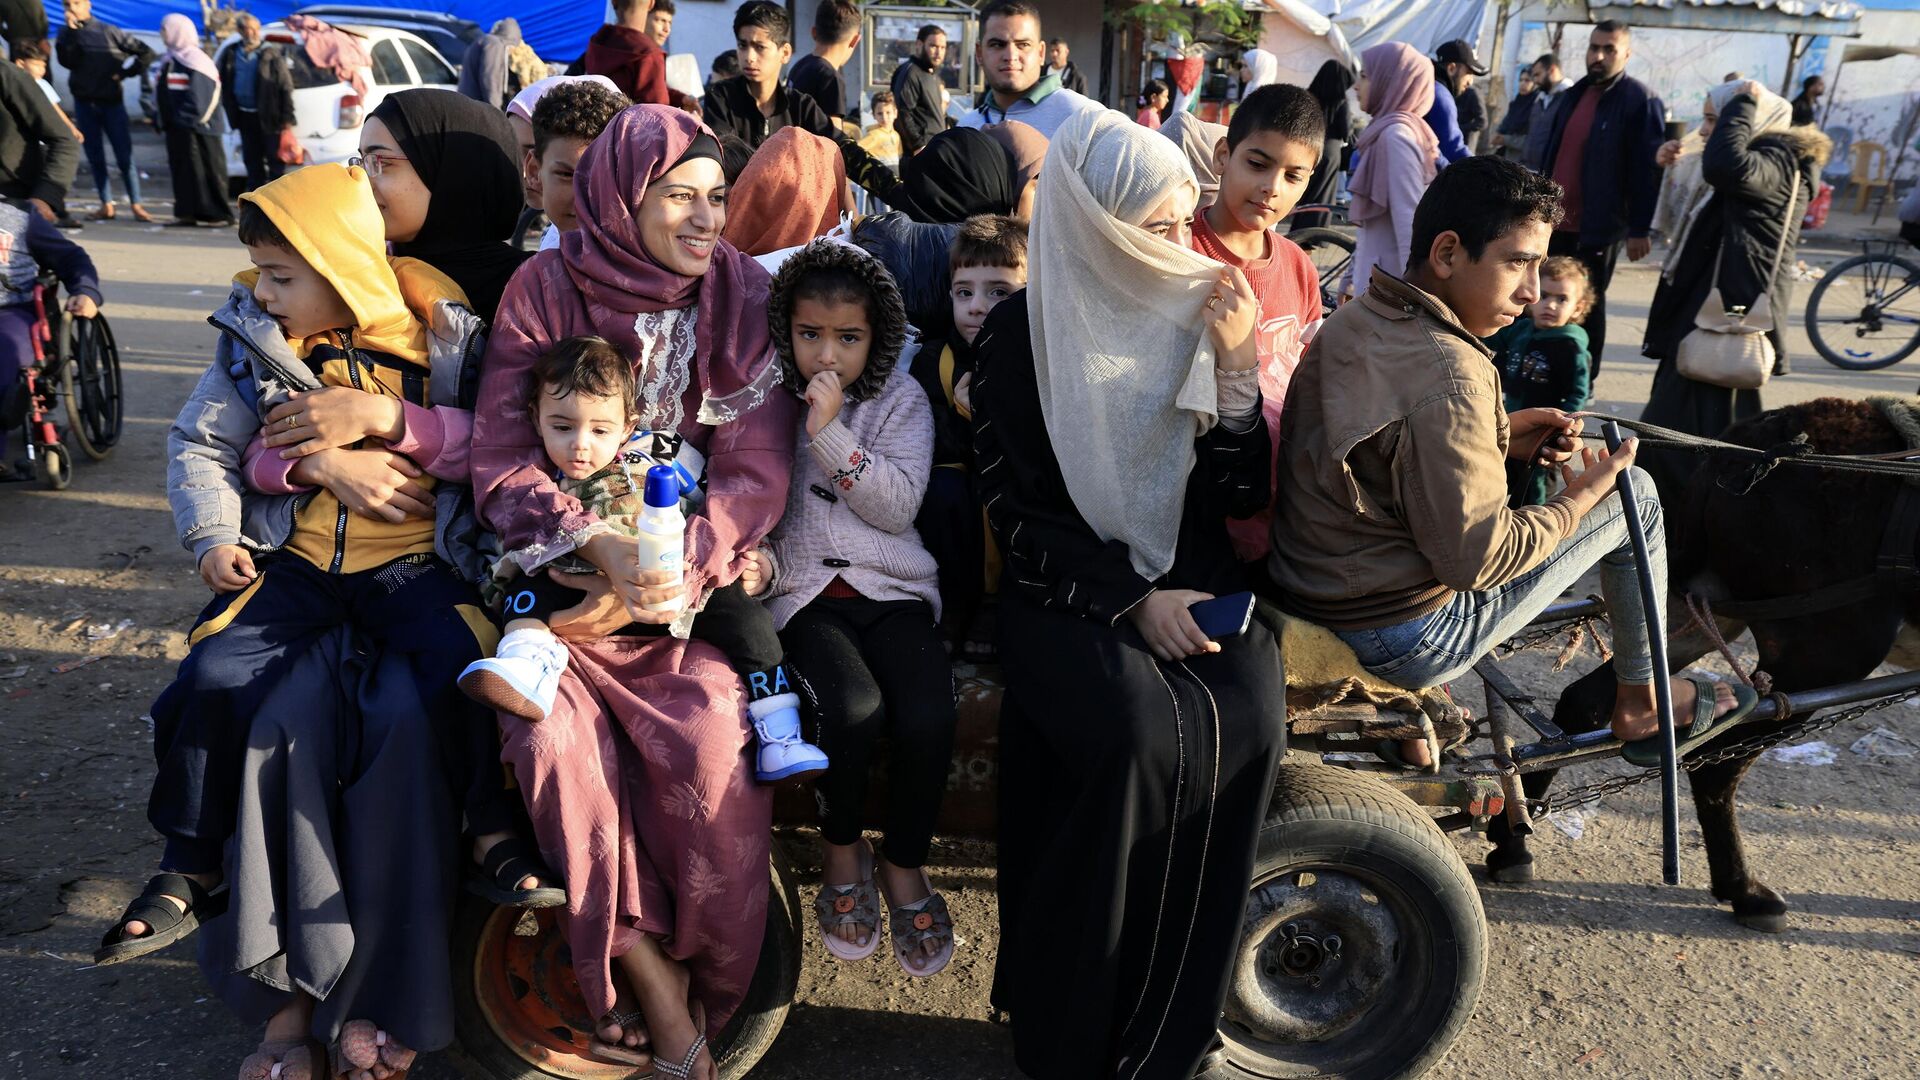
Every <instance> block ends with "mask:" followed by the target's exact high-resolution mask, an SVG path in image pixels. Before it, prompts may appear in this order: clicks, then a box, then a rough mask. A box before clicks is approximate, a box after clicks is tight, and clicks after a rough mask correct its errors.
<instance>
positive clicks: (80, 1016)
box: [0, 224, 1920, 1080]
mask: <svg viewBox="0 0 1920 1080" xmlns="http://www.w3.org/2000/svg"><path fill="white" fill-rule="evenodd" d="M79 239H81V240H82V241H83V242H85V243H86V245H87V246H88V248H89V250H90V251H91V252H92V253H93V256H94V258H95V259H96V260H97V261H98V262H99V264H100V266H101V270H102V276H103V278H104V279H105V280H106V282H107V291H108V297H109V308H108V310H109V312H110V313H111V315H112V318H113V320H114V325H115V327H116V328H117V330H118V333H119V337H120V340H121V342H122V343H123V349H124V351H125V354H126V361H127V363H126V371H127V393H128V402H129V416H128V426H127V434H126V441H125V443H124V445H123V446H122V447H121V448H120V450H119V451H118V452H117V453H116V454H115V455H114V456H113V457H112V458H111V459H110V460H109V461H107V462H106V463H104V464H100V465H83V466H82V467H81V468H80V470H79V475H78V476H77V477H76V480H75V483H74V486H73V488H72V490H70V491H68V492H65V493H62V494H57V495H56V494H49V493H46V492H42V491H39V490H36V489H33V488H32V487H30V486H27V485H10V486H7V487H5V488H0V523H4V525H0V528H3V529H4V536H5V539H6V547H5V551H4V554H0V1077H22V1078H31V1080H58V1078H66V1077H72V1078H75V1080H82V1078H84V1080H121V1078H135V1077H143V1078H144V1077H226V1076H230V1075H232V1073H231V1070H232V1069H233V1067H234V1065H235V1063H237V1062H238V1060H239V1059H240V1058H241V1057H242V1056H243V1055H244V1054H245V1053H246V1052H247V1051H248V1050H249V1049H250V1048H251V1045H252V1042H253V1035H252V1033H250V1032H247V1031H243V1030H242V1029H241V1028H240V1026H239V1025H238V1024H237V1023H236V1022H235V1021H234V1020H233V1019H232V1018H231V1017H230V1016H229V1015H228V1014H227V1012H226V1011H225V1010H224V1009H223V1008H222V1007H221V1006H220V1004H219V1003H218V1002H215V1001H212V1000H209V999H208V997H207V995H206V993H205V989H204V986H203V984H202V982H201V981H200V979H199V976H198V973H197V971H196V970H195V968H194V967H193V962H192V953H191V949H190V948H176V949H174V950H172V951H169V952H167V953H165V954H162V955H161V956H160V957H158V958H155V959H150V960H147V961H145V962H141V963H135V964H129V965H123V966H119V967H114V968H108V969H94V968H90V967H89V966H87V958H88V955H89V954H90V952H91V950H92V948H93V945H94V943H95V941H96V940H97V939H98V937H99V934H100V933H101V931H102V930H103V928H104V927H105V925H106V923H107V922H108V920H109V919H110V918H111V917H112V916H113V915H114V914H115V913H116V912H117V911H118V910H119V908H120V906H121V905H122V904H123V903H124V902H125V900H126V899H127V898H128V897H129V896H131V895H132V894H133V892H134V891H136V890H137V889H138V887H139V884H140V882H142V881H144V880H145V878H146V876H147V874H148V873H149V868H150V867H151V866H152V864H153V861H154V859H155V858H156V857H157V856H158V852H159V846H158V844H157V842H156V841H155V840H154V838H153V836H152V834H151V832H150V830H149V829H148V827H147V824H146V820H145V816H144V811H145V805H146V797H147V788H148V784H149V781H150V779H151V775H152V765H151V762H152V757H151V751H150V743H149V732H148V727H147V724H146V723H145V722H144V721H143V719H142V717H143V715H144V714H145V712H146V710H147V706H148V703H149V702H150V701H151V699H152V697H153V695H154V694H155V693H156V692H157V691H158V690H159V688H160V687H161V686H163V685H164V684H165V682H166V681H167V679H168V678H169V676H170V674H171V671H172V668H173V664H174V663H175V662H176V661H177V660H178V659H179V657H180V656H182V655H183V654H184V647H185V646H184V636H183V634H184V630H185V629H186V627H187V626H188V624H189V621H190V620H191V618H192V615H193V613H194V612H195V611H196V610H197V609H198V607H199V606H200V605H201V604H202V603H204V602H205V599H206V595H205V592H204V590H203V589H202V588H201V586H200V584H199V582H198V580H197V578H196V576H195V574H194V571H193V567H192V565H191V562H190V560H189V558H188V556H187V554H186V553H185V552H184V551H182V550H181V549H180V547H179V545H178V544H177V543H176V542H175V539H174V532H173V527H172V522H171V519H170V517H169V515H168V513H167V504H166V497H165V490H164V475H163V468H162V464H161V461H162V445H163V440H164V436H165V432H166V426H167V423H168V421H169V420H170V419H171V417H172V416H173V414H174V411H175V410H176V408H177V407H178V405H179V402H180V401H181V400H182V399H183V397H184V395H185V394H186V393H187V391H188V389H189V388H190V387H191V385H192V383H193V381H194V379H195V378H196V377H197V376H198V375H199V373H200V371H201V370H202V369H203V368H204V366H205V364H206V362H207V349H208V346H209V343H210V341H211V331H210V330H209V329H208V328H207V326H206V325H205V323H204V322H203V319H204V317H205V315H206V314H207V312H208V311H210V310H211V309H212V308H213V307H214V306H215V304H216V303H217V302H218V301H219V299H220V297H221V296H222V295H223V294H224V290H225V282H226V280H227V278H228V276H229V275H230V274H231V272H232V271H233V270H234V269H235V268H236V267H237V266H238V265H239V264H240V263H241V262H242V260H243V253H242V252H241V250H240V249H239V247H238V246H237V245H236V244H235V242H234V240H233V237H232V234H231V233H213V234H202V233H187V234H184V235H183V234H181V233H180V232H178V231H174V230H168V231H167V232H165V233H162V232H160V231H158V230H157V229H155V230H146V229H143V228H141V227H139V226H133V225H124V224H123V225H116V226H113V227H111V228H109V227H105V226H94V227H91V228H89V229H88V230H87V231H86V232H85V233H83V234H81V236H80V237H79ZM1652 282H1653V278H1652V275H1651V273H1650V272H1648V271H1646V270H1643V269H1640V268H1632V269H1623V271H1622V274H1621V277H1620V279H1619V284H1618V285H1617V286H1616V293H1615V295H1616V299H1614V301H1613V306H1614V309H1615V311H1616V313H1617V318H1618V319H1619V322H1620V323H1621V324H1626V323H1631V322H1632V321H1633V320H1634V318H1635V317H1636V316H1637V314H1638V313H1643V312H1644V311H1645V305H1646V301H1647V299H1648V297H1649V295H1650V293H1651V289H1652ZM1611 336H1612V337H1613V338H1614V339H1615V340H1616V341H1618V342H1629V341H1632V340H1635V339H1637V337H1638V333H1637V328H1636V329H1635V330H1633V331H1629V330H1627V329H1625V328H1624V326H1622V328H1620V329H1616V330H1615V331H1614V332H1613V334H1612V335H1611ZM1818 363H1819V362H1818V361H1817V360H1813V359H1808V358H1802V359H1801V360H1800V368H1801V371H1802V373H1803V374H1802V375H1800V376H1797V377H1795V378H1793V379H1789V380H1786V381H1784V382H1782V383H1778V384H1776V386H1775V387H1774V388H1771V389H1770V390H1769V391H1768V395H1769V400H1770V401H1772V402H1775V403H1779V402H1784V401H1788V400H1795V399H1799V398H1803V397H1809V396H1815V395H1817V394H1819V393H1831V392H1835V391H1836V390H1841V391H1846V392H1850V393H1853V394H1859V393H1863V392H1865V391H1866V390H1868V389H1870V388H1871V389H1878V388H1880V387H1881V385H1882V384H1886V385H1897V386H1899V387H1900V388H1901V391H1902V392H1905V391H1906V390H1907V389H1910V388H1911V386H1912V385H1913V384H1912V380H1913V379H1914V378H1916V377H1920V373H1916V372H1915V371H1908V370H1905V369H1894V371H1893V372H1889V373H1883V374H1882V375H1881V376H1877V377H1874V378H1873V379H1872V380H1870V381H1862V380H1861V379H1860V378H1859V377H1842V376H1841V375H1840V373H1838V372H1835V371H1832V370H1831V369H1824V368H1821V367H1819V366H1818ZM1650 375H1651V365H1649V364H1646V363H1645V362H1643V361H1639V360H1637V359H1635V358H1632V357H1629V356H1627V355H1625V349H1624V348H1622V349H1621V350H1619V351H1617V352H1616V353H1615V354H1614V355H1612V356H1610V357H1609V359H1608V376H1607V379H1608V381H1607V383H1605V384H1603V387H1602V391H1603V393H1604V394H1606V395H1608V397H1609V400H1613V401H1616V402H1637V401H1638V400H1641V399H1642V398H1643V397H1644V394H1645V387H1646V385H1647V380H1648V378H1649V377H1650ZM13 452H14V450H13V449H12V448H11V447H10V448H9V453H10V454H11V453H13ZM77 660H85V661H87V663H86V665H85V666H82V667H77V668H72V669H70V670H67V671H65V672H56V671H55V668H56V667H59V666H66V665H70V664H71V663H73V662H74V661H77ZM1591 662H1592V661H1591V660H1590V659H1588V660H1583V661H1582V662H1581V665H1582V666H1584V665H1586V664H1590V663H1591ZM1532 674H1534V675H1536V676H1539V677H1541V678H1544V675H1542V674H1541V673H1538V672H1534V673H1532ZM1879 726H1885V727H1887V728H1890V729H1892V730H1894V731H1896V732H1899V733H1902V734H1905V735H1906V736H1907V737H1908V738H1910V739H1912V740H1913V741H1914V742H1920V711H1915V710H1913V709H1908V708H1895V709H1893V710H1890V711H1889V712H1886V713H1882V714H1880V715H1879V716H1878V717H1875V718H1872V719H1870V720H1869V721H1867V722H1864V723H1860V724H1855V725H1852V726H1851V727H1848V728H1845V729H1842V730H1838V731H1834V732H1831V733H1828V734H1826V735H1824V736H1822V737H1823V738H1824V739H1825V740H1826V741H1827V742H1828V743H1829V744H1831V745H1832V746H1833V747H1834V748H1835V749H1836V750H1837V754H1836V756H1835V759H1834V761H1833V763H1832V764H1828V765H1791V764H1776V763H1772V762H1766V763H1763V764H1761V765H1760V766H1759V767H1758V768H1756V769H1755V771H1754V773H1753V775H1752V776H1751V778H1750V779H1749V781H1748V783H1747V785H1746V787H1745V789H1744V791H1743V792H1742V794H1743V801H1742V806H1743V810H1744V813H1745V818H1744V820H1745V826H1746V835H1747V838H1748V840H1749V842H1750V855H1751V858H1752V861H1753V864H1754V865H1755V866H1756V867H1758V868H1760V871H1761V872H1762V873H1763V874H1764V875H1765V876H1766V877H1767V879H1768V880H1769V881H1771V882H1772V883H1773V884H1774V885H1775V886H1776V887H1778V888H1780V889H1781V890H1782V891H1783V892H1785V893H1787V894H1789V896H1790V897H1791V898H1792V901H1793V903H1794V905H1795V908H1796V911H1795V914H1794V921H1793V926H1792V929H1791V930H1790V931H1789V932H1787V933H1785V934H1782V935H1779V936H1763V935H1759V934H1755V933H1752V932H1750V931H1747V930H1743V929H1741V928H1739V927H1737V926H1735V925H1734V924H1733V922H1732V921H1731V920H1730V919H1729V918H1727V916H1726V915H1725V914H1724V913H1723V912H1722V911H1721V910H1720V909H1718V908H1717V907H1716V905H1715V904H1714V903H1713V902H1712V901H1711V899H1710V898H1708V897H1707V896H1706V895H1705V892H1704V883H1705V880H1706V870H1705V866H1704V860H1703V858H1702V856H1701V852H1700V848H1699V844H1698V834H1697V831H1696V830H1695V829H1694V828H1693V826H1692V822H1691V820H1690V815H1688V820H1687V822H1686V826H1685V831H1684V833H1683V838H1684V840H1685V843H1686V845H1687V847H1686V853H1685V863H1684V870H1685V884H1684V885H1683V886H1682V887H1680V888H1677V889H1665V888H1661V887H1659V886H1657V885H1655V884H1653V882H1655V881H1657V880H1658V876H1659V854H1658V830H1657V826H1656V819H1655V816H1654V810H1655V806H1656V800H1657V796H1656V795H1655V794H1654V793H1653V791H1652V790H1651V789H1649V788H1641V789H1639V790H1638V791H1636V792H1634V793H1633V794H1631V795H1628V796H1623V797H1619V798H1615V799H1613V800H1611V801H1609V802H1608V803H1607V804H1606V805H1605V807H1604V808H1603V809H1602V810H1601V811H1600V813H1599V814H1598V815H1597V816H1596V817H1595V818H1593V819H1592V820H1591V821H1588V822H1586V823H1585V831H1584V835H1583V836H1582V837H1581V838H1580V839H1577V840H1576V839H1571V838H1569V837H1568V836H1566V835H1564V834H1562V833H1561V832H1559V831H1557V830H1555V829H1553V828H1546V829H1544V830H1543V832H1544V835H1543V837H1542V842H1541V845H1540V849H1539V850H1540V854H1541V864H1540V875H1541V881H1540V883H1539V884H1537V885H1534V886H1531V887H1527V888H1505V887H1493V886H1489V887H1486V888H1485V889H1484V890H1483V899H1484V902H1485V904H1486V907H1487V911H1488V915H1489V917H1490V919H1491V921H1492V924H1493V935H1492V942H1493V947H1492V959H1491V968H1490V972H1489V978H1488V982H1487V987H1486V991H1485V993H1484V995H1483V996H1482V998H1481V1002H1480V1008H1479V1013H1478V1016H1477V1017H1476V1019H1475V1020H1474V1022H1473V1024H1472V1026H1471V1027H1470V1028H1469V1030H1468V1032H1467V1034H1466V1036H1465V1038H1463V1039H1462V1040H1461V1042H1460V1043H1459V1044H1458V1046H1457V1047H1456V1049H1455V1051H1454V1053H1453V1054H1452V1056H1451V1057H1450V1058H1449V1060H1448V1062H1447V1064H1446V1065H1444V1066H1443V1067H1442V1068H1441V1069H1440V1070H1438V1071H1437V1072H1436V1073H1435V1074H1434V1075H1436V1076H1441V1077H1461V1078H1465V1077H1483V1076H1499V1077H1512V1076H1521V1075H1529V1074H1530V1075H1536V1076H1544V1077H1558V1076H1596V1077H1600V1076H1605V1077H1755V1076H1783V1077H1814V1076H1818V1077H1860V1078H1878V1080H1897V1078H1910V1077H1916V1076H1920V1047H1917V1046H1916V1040H1915V1038H1914V1032H1915V1031H1916V1030H1920V987H1917V985H1916V984H1917V982H1920V859H1916V857H1915V855H1916V852H1917V851H1920V757H1880V758H1870V757H1865V756H1862V755H1860V754H1856V753H1854V752H1853V751H1852V750H1851V749H1850V748H1849V747H1850V746H1851V744H1852V743H1853V742H1854V741H1855V740H1856V739H1857V738H1859V737H1860V736H1862V735H1865V734H1867V733H1868V732H1869V731H1870V730H1872V729H1873V728H1875V727H1879ZM1459 843H1460V848H1461V852H1462V854H1463V855H1464V856H1465V857H1467V858H1468V859H1469V861H1476V862H1477V860H1478V858H1479V856H1480V854H1481V851H1482V847H1483V845H1481V844H1479V843H1478V842H1477V841H1476V840H1475V839H1473V838H1471V837H1468V838H1463V839H1461V840H1460V841H1459ZM943 853H944V855H943V858H942V860H941V865H940V866H939V868H938V872H937V874H936V879H937V881H938V884H939V886H940V887H941V888H942V889H944V890H946V891H947V894H948V896H949V897H950V898H951V899H952V900H953V905H954V910H955V914H956V917H957V920H958V923H959V932H960V935H961V937H962V938H963V940H964V944H963V945H962V947H961V949H960V952H959V955H958V958H957V960H956V962H955V964H954V968H953V970H952V972H951V973H950V974H949V975H947V976H946V977H944V978H942V979H940V980H937V981H935V982H933V983H931V984H919V983H909V981H908V980H907V979H906V978H905V977H904V976H902V975H901V974H900V973H899V971H898V970H897V969H894V968H891V967H890V966H888V964H887V963H886V962H885V960H884V957H881V958H876V959H875V960H874V961H872V962H870V963H868V964H866V965H861V966H841V965H830V964H828V963H826V962H824V961H821V960H819V959H817V958H818V957H819V956H820V955H821V953H820V952H819V951H818V950H817V948H816V949H812V950H810V951H809V954H808V968H807V971H806V974H805V976H804V977H803V981H802V987H801V998H800V1001H799V1003H798V1004H797V1005H796V1007H795V1009H794V1011H793V1014H792V1017H791V1019H790V1021H789V1023H788V1026H787V1029H786V1032H785V1034H783V1035H782V1037H781V1039H780V1041H779V1043H778V1044H777V1045H776V1047H775V1049H774V1051H773V1053H772V1054H771V1056H770V1057H769V1058H768V1059H767V1060H766V1062H765V1063H764V1064H763V1066H762V1067H761V1068H760V1069H758V1070H756V1072H755V1074H754V1075H755V1077H756V1078H758V1077H768V1078H779V1080H800V1078H807V1080H815V1078H819V1077H825V1076H848V1077H855V1078H865V1077H875V1078H877V1077H895V1078H911V1077H927V1078H934V1077H942V1078H946V1077H968V1078H972V1077H999V1076H1007V1075H1010V1074H1011V1070H1010V1066H1009V1064H1008V1061H1007V1057H1006V1042H1005V1038H1004V1034H1003V1032H1002V1031H1001V1030H1000V1029H999V1028H997V1027H995V1026H994V1025H993V1024H992V1023H991V1022H990V1021H989V1020H988V1016H987V1004H986V990H987V986H988V982H989V977H990V973H991V970H992V964H993V959H994V953H993V933H992V927H993V904H992V884H993V879H992V868H991V863H990V860H988V859H987V858H985V857H984V856H983V855H982V853H981V852H980V851H978V850H977V849H975V850H957V849H943ZM809 932H810V933H811V931H809ZM454 1075H456V1074H455V1073H454V1072H453V1070H452V1069H451V1068H450V1066H448V1065H447V1064H446V1063H445V1061H444V1060H443V1059H429V1060H427V1061H426V1063H425V1064H424V1065H423V1066H422V1067H421V1068H419V1069H417V1070H416V1072H415V1076H416V1078H417V1080H448V1078H450V1077H452V1076H454Z"/></svg>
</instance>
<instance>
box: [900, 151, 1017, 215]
mask: <svg viewBox="0 0 1920 1080" xmlns="http://www.w3.org/2000/svg"><path fill="white" fill-rule="evenodd" d="M900 168H901V174H900V183H901V185H902V188H903V192H904V194H905V196H906V197H905V198H904V199H901V198H899V194H900V193H896V194H895V195H892V196H889V197H888V201H889V202H896V200H897V202H898V205H899V208H900V209H901V210H903V211H905V212H906V213H907V216H909V217H911V218H913V220H915V221H921V222H926V223H929V224H935V225H944V224H950V223H952V222H958V221H965V220H967V219H968V218H970V217H972V216H974V215H975V214H1011V213H1013V204H1014V201H1015V200H1016V199H1017V198H1018V197H1019V194H1020V192H1019V190H1018V189H1017V188H1015V187H1014V166H1013V156H1012V155H1011V154H1009V153H1007V148H1006V147H1005V146H1003V145H1001V143H1000V142H999V140H997V139H995V138H994V137H993V136H991V135H988V134H987V133H986V132H984V131H975V130H973V129H972V128H953V129H950V130H948V131H943V132H941V133H940V134H938V135H935V136H934V137H933V138H932V139H929V140H928V141H927V145H926V146H925V147H924V148H923V149H922V150H921V151H920V152H919V153H917V154H915V155H913V156H912V157H910V158H908V159H907V160H906V161H904V162H902V163H901V166H900Z"/></svg>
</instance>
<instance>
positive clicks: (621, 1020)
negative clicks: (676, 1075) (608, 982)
mask: <svg viewBox="0 0 1920 1080" xmlns="http://www.w3.org/2000/svg"><path fill="white" fill-rule="evenodd" d="M593 1037H594V1038H595V1039H597V1040H599V1041H600V1042H602V1043H604V1044H606V1045H607V1046H608V1047H614V1048H618V1049H624V1050H632V1051H635V1052H639V1051H644V1050H646V1049H647V1047H648V1045H649V1037H648V1035H647V1020H646V1017H645V1016H644V1015H642V1014H641V1012H640V1009H639V1006H638V1005H636V1004H635V1002H634V999H633V991H632V990H630V989H629V988H628V986H627V977H626V975H625V974H624V973H623V972H621V971H620V970H618V969H616V970H615V971H614V973H613V1011H611V1012H609V1013H607V1015H605V1016H603V1017H601V1018H600V1026H599V1027H597V1028H595V1029H594V1032H593Z"/></svg>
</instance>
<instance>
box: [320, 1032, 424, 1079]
mask: <svg viewBox="0 0 1920 1080" xmlns="http://www.w3.org/2000/svg"><path fill="white" fill-rule="evenodd" d="M334 1046H335V1048H336V1051H337V1054H338V1060H336V1061H335V1062H334V1067H335V1068H337V1069H338V1070H339V1072H338V1073H337V1074H336V1075H338V1076H341V1077H344V1078H345V1080H392V1078H393V1077H398V1076H404V1075H405V1074H406V1071H407V1070H408V1069H409V1068H411V1067H412V1065H413V1059H414V1052H413V1051H412V1050H410V1049H408V1048H407V1047H406V1046H403V1045H401V1043H400V1040H398V1039H395V1038H394V1037H393V1036H391V1035H389V1034H387V1033H386V1032H385V1031H383V1030H381V1028H380V1026H379V1025H377V1024H375V1023H374V1022H373V1021H371V1020H349V1021H347V1023H346V1026H345V1027H343V1028H341V1029H340V1038H339V1040H338V1041H337V1042H336V1043H335V1044H334Z"/></svg>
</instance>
